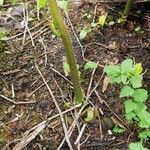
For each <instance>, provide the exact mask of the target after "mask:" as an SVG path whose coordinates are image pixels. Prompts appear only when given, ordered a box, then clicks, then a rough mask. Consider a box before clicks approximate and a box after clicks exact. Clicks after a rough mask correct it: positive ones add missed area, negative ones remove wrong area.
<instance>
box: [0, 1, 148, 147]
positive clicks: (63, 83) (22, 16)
mask: <svg viewBox="0 0 150 150" xmlns="http://www.w3.org/2000/svg"><path fill="white" fill-rule="evenodd" d="M74 3H75V2H74ZM74 3H73V2H72V4H71V7H70V9H69V12H68V14H69V18H70V21H71V23H70V22H69V20H68V18H67V17H66V15H65V14H64V13H63V12H62V14H63V16H64V20H65V21H66V24H67V25H68V27H69V31H70V34H71V37H72V41H73V46H74V50H75V54H76V57H77V62H78V64H79V66H80V71H81V79H82V87H83V90H84V92H85V93H87V91H88V89H89V93H90V96H89V104H90V105H92V106H95V108H97V110H98V112H99V113H98V114H99V115H98V117H97V118H96V119H95V120H94V121H92V122H90V123H86V124H85V123H84V121H83V120H82V117H80V118H79V119H78V118H76V116H77V113H78V111H79V110H81V107H82V106H81V105H75V104H73V102H72V97H73V91H72V86H71V83H70V78H69V77H68V76H65V73H64V70H63V63H65V62H66V57H65V53H64V47H63V44H62V41H61V40H60V39H59V38H57V37H56V36H54V35H53V34H52V32H51V30H50V28H49V24H50V23H49V21H48V19H47V18H48V13H46V10H42V11H40V12H39V14H38V13H37V10H36V7H35V5H36V4H35V3H34V2H32V1H31V2H28V3H27V4H26V5H22V4H20V3H18V4H15V5H11V4H10V3H8V4H6V5H4V6H3V7H1V8H2V9H1V10H0V27H4V28H5V29H6V30H7V31H8V32H9V34H8V39H7V40H6V41H4V42H1V41H0V42H1V43H0V44H1V45H0V109H1V111H0V149H3V150H6V149H10V150H11V149H13V147H15V148H16V147H26V148H24V149H27V150H41V149H47V150H55V149H56V147H58V146H59V144H60V143H61V141H62V140H63V138H64V131H63V126H62V123H61V119H60V117H59V115H57V114H58V109H57V108H56V106H55V104H54V101H53V100H54V99H53V98H52V97H51V94H50V92H49V90H48V87H47V86H46V84H45V83H44V82H43V81H44V80H45V82H46V83H47V84H48V86H49V87H50V88H51V90H52V92H53V95H54V98H55V99H56V101H57V103H58V105H59V107H60V109H61V111H62V113H64V118H65V121H66V126H67V128H69V127H70V125H71V124H72V122H73V121H74V120H75V119H77V120H78V121H76V122H75V125H76V127H74V128H73V129H74V130H73V133H72V135H71V138H70V142H71V144H72V145H73V146H74V149H76V148H77V147H80V148H81V150H92V149H95V150H101V149H102V150H112V149H121V150H126V149H127V146H128V144H129V143H130V142H132V141H138V136H137V130H136V127H135V126H133V125H130V124H128V123H127V121H126V119H125V117H124V105H123V100H120V99H119V91H120V86H119V85H111V84H109V85H107V81H106V79H107V78H106V75H105V74H104V71H103V69H104V66H105V65H106V64H112V63H113V64H117V63H120V62H121V61H122V60H124V59H126V58H131V59H133V60H134V61H135V62H137V63H142V65H143V68H144V70H146V73H145V74H144V88H146V89H147V90H149V89H150V82H149V81H150V49H149V47H150V34H149V31H150V10H149V7H148V3H145V4H144V3H138V4H136V5H134V7H133V10H132V11H131V14H130V16H129V18H128V20H127V22H126V23H125V24H124V25H121V24H118V23H114V25H109V22H110V21H112V20H116V19H117V18H118V16H119V12H121V11H122V10H123V8H124V3H123V4H122V3H117V4H112V3H97V4H94V3H86V2H85V3H83V5H81V6H80V7H78V6H76V4H74ZM140 11H141V12H140ZM104 12H105V13H107V16H108V18H109V19H107V22H106V25H104V27H103V28H101V27H95V28H94V29H93V30H92V32H91V33H89V34H88V35H87V36H86V37H85V39H84V40H82V41H80V43H79V42H78V41H77V39H76V37H75V35H77V36H78V37H79V33H80V31H81V30H82V29H83V28H84V27H85V26H87V25H89V24H90V23H91V22H92V21H93V20H95V21H96V20H97V19H98V16H100V15H101V14H103V13H104ZM37 16H39V18H38V17H37ZM27 18H28V22H27ZM71 26H72V27H73V28H74V31H73V30H72V28H71ZM137 27H140V28H139V29H138V28H137ZM136 29H137V30H136ZM87 61H94V62H96V63H98V67H97V68H96V70H95V71H85V70H84V69H83V65H84V64H85V63H86V62H87ZM40 73H41V74H40ZM43 79H44V80H43ZM90 85H91V87H90ZM93 88H95V89H94V90H92V89H93ZM89 93H87V95H88V94H89ZM69 103H70V104H71V106H68V107H67V108H66V107H65V104H69ZM147 106H149V111H150V99H148V100H147ZM70 108H72V110H69V109H70ZM66 110H68V112H67V113H66V112H65V111H66ZM55 115H56V117H55ZM51 117H55V118H53V119H52V120H50V121H48V122H46V120H47V119H48V118H51ZM44 121H45V122H44ZM41 122H43V124H40V123H41ZM83 125H85V130H84V132H83V133H82V136H81V139H80V142H79V143H78V144H77V145H78V146H76V145H75V144H74V142H75V141H76V139H77V137H78V135H79V133H80V134H81V127H82V126H83ZM115 125H117V126H119V127H122V128H124V129H125V132H123V133H121V134H116V133H114V132H113V131H112V130H113V127H114V126H115ZM34 127H35V128H34ZM23 140H24V144H21V142H20V141H23ZM146 147H147V148H149V149H150V141H149V140H148V141H147V143H146ZM61 149H62V150H67V149H69V148H68V147H67V144H66V142H65V143H64V144H63V147H62V148H61Z"/></svg>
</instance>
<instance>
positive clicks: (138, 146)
mask: <svg viewBox="0 0 150 150" xmlns="http://www.w3.org/2000/svg"><path fill="white" fill-rule="evenodd" d="M129 150H148V149H147V148H144V147H143V145H142V142H135V143H130V144H129Z"/></svg>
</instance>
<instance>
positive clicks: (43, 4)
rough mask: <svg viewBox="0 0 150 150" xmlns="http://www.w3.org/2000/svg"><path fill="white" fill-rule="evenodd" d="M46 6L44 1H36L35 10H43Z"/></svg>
mask: <svg viewBox="0 0 150 150" xmlns="http://www.w3.org/2000/svg"><path fill="white" fill-rule="evenodd" d="M45 6H46V0H37V9H41V8H44V7H45Z"/></svg>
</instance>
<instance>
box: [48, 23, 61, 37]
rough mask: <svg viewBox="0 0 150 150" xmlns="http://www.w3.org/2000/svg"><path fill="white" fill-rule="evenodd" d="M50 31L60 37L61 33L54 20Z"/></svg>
mask: <svg viewBox="0 0 150 150" xmlns="http://www.w3.org/2000/svg"><path fill="white" fill-rule="evenodd" d="M50 29H51V31H52V33H53V34H54V35H56V36H57V37H60V35H61V33H60V32H59V31H58V30H57V28H56V26H55V24H54V21H53V20H51V24H50Z"/></svg>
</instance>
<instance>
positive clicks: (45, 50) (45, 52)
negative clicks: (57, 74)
mask: <svg viewBox="0 0 150 150" xmlns="http://www.w3.org/2000/svg"><path fill="white" fill-rule="evenodd" d="M40 39H41V40H40V41H41V43H42V45H43V48H44V55H45V67H46V65H47V47H46V45H45V43H44V41H43V39H42V38H41V37H40Z"/></svg>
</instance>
